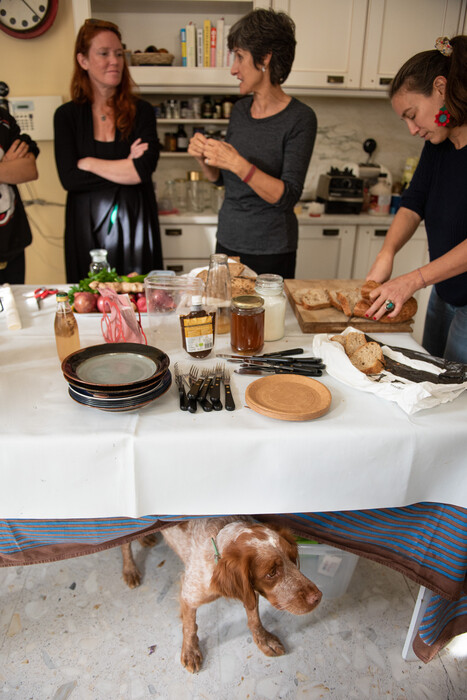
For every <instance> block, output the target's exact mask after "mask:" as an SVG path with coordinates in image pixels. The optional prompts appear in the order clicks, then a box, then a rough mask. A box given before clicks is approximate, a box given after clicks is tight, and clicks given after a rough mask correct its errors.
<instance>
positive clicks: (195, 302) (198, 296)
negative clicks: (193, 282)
mask: <svg viewBox="0 0 467 700" xmlns="http://www.w3.org/2000/svg"><path fill="white" fill-rule="evenodd" d="M191 303H192V305H193V306H201V304H202V303H203V297H202V296H201V294H195V295H194V296H192V297H191Z"/></svg>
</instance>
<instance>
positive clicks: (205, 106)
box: [201, 96, 212, 119]
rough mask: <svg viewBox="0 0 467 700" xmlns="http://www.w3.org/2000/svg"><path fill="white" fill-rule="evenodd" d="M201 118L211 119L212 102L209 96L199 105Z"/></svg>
mask: <svg viewBox="0 0 467 700" xmlns="http://www.w3.org/2000/svg"><path fill="white" fill-rule="evenodd" d="M201 116H202V118H203V119H212V102H211V98H210V97H209V96H206V97H205V98H204V100H203V103H202V105H201Z"/></svg>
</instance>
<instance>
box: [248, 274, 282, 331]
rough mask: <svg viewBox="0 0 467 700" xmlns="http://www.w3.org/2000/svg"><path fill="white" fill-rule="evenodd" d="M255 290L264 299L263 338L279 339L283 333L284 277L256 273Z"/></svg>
mask: <svg viewBox="0 0 467 700" xmlns="http://www.w3.org/2000/svg"><path fill="white" fill-rule="evenodd" d="M255 292H256V293H257V294H259V296H260V297H262V299H263V300H264V340H280V339H281V338H283V337H284V333H285V309H286V306H287V299H286V296H285V294H284V279H283V278H282V277H281V276H280V275H272V274H263V275H258V277H257V278H256V283H255Z"/></svg>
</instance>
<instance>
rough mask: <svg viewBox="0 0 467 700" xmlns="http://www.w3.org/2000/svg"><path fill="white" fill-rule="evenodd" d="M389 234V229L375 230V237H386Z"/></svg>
mask: <svg viewBox="0 0 467 700" xmlns="http://www.w3.org/2000/svg"><path fill="white" fill-rule="evenodd" d="M387 232H388V230H387V228H377V229H375V236H385V235H386V234H387Z"/></svg>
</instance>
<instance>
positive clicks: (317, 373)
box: [234, 366, 323, 377]
mask: <svg viewBox="0 0 467 700" xmlns="http://www.w3.org/2000/svg"><path fill="white" fill-rule="evenodd" d="M234 372H235V374H259V375H271V374H300V375H302V376H303V377H321V376H322V374H323V373H322V371H321V370H320V369H316V370H309V371H306V370H299V369H296V370H294V371H293V372H287V371H286V370H284V369H274V368H271V367H267V368H266V367H258V366H255V367H239V368H238V369H235V370H234Z"/></svg>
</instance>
